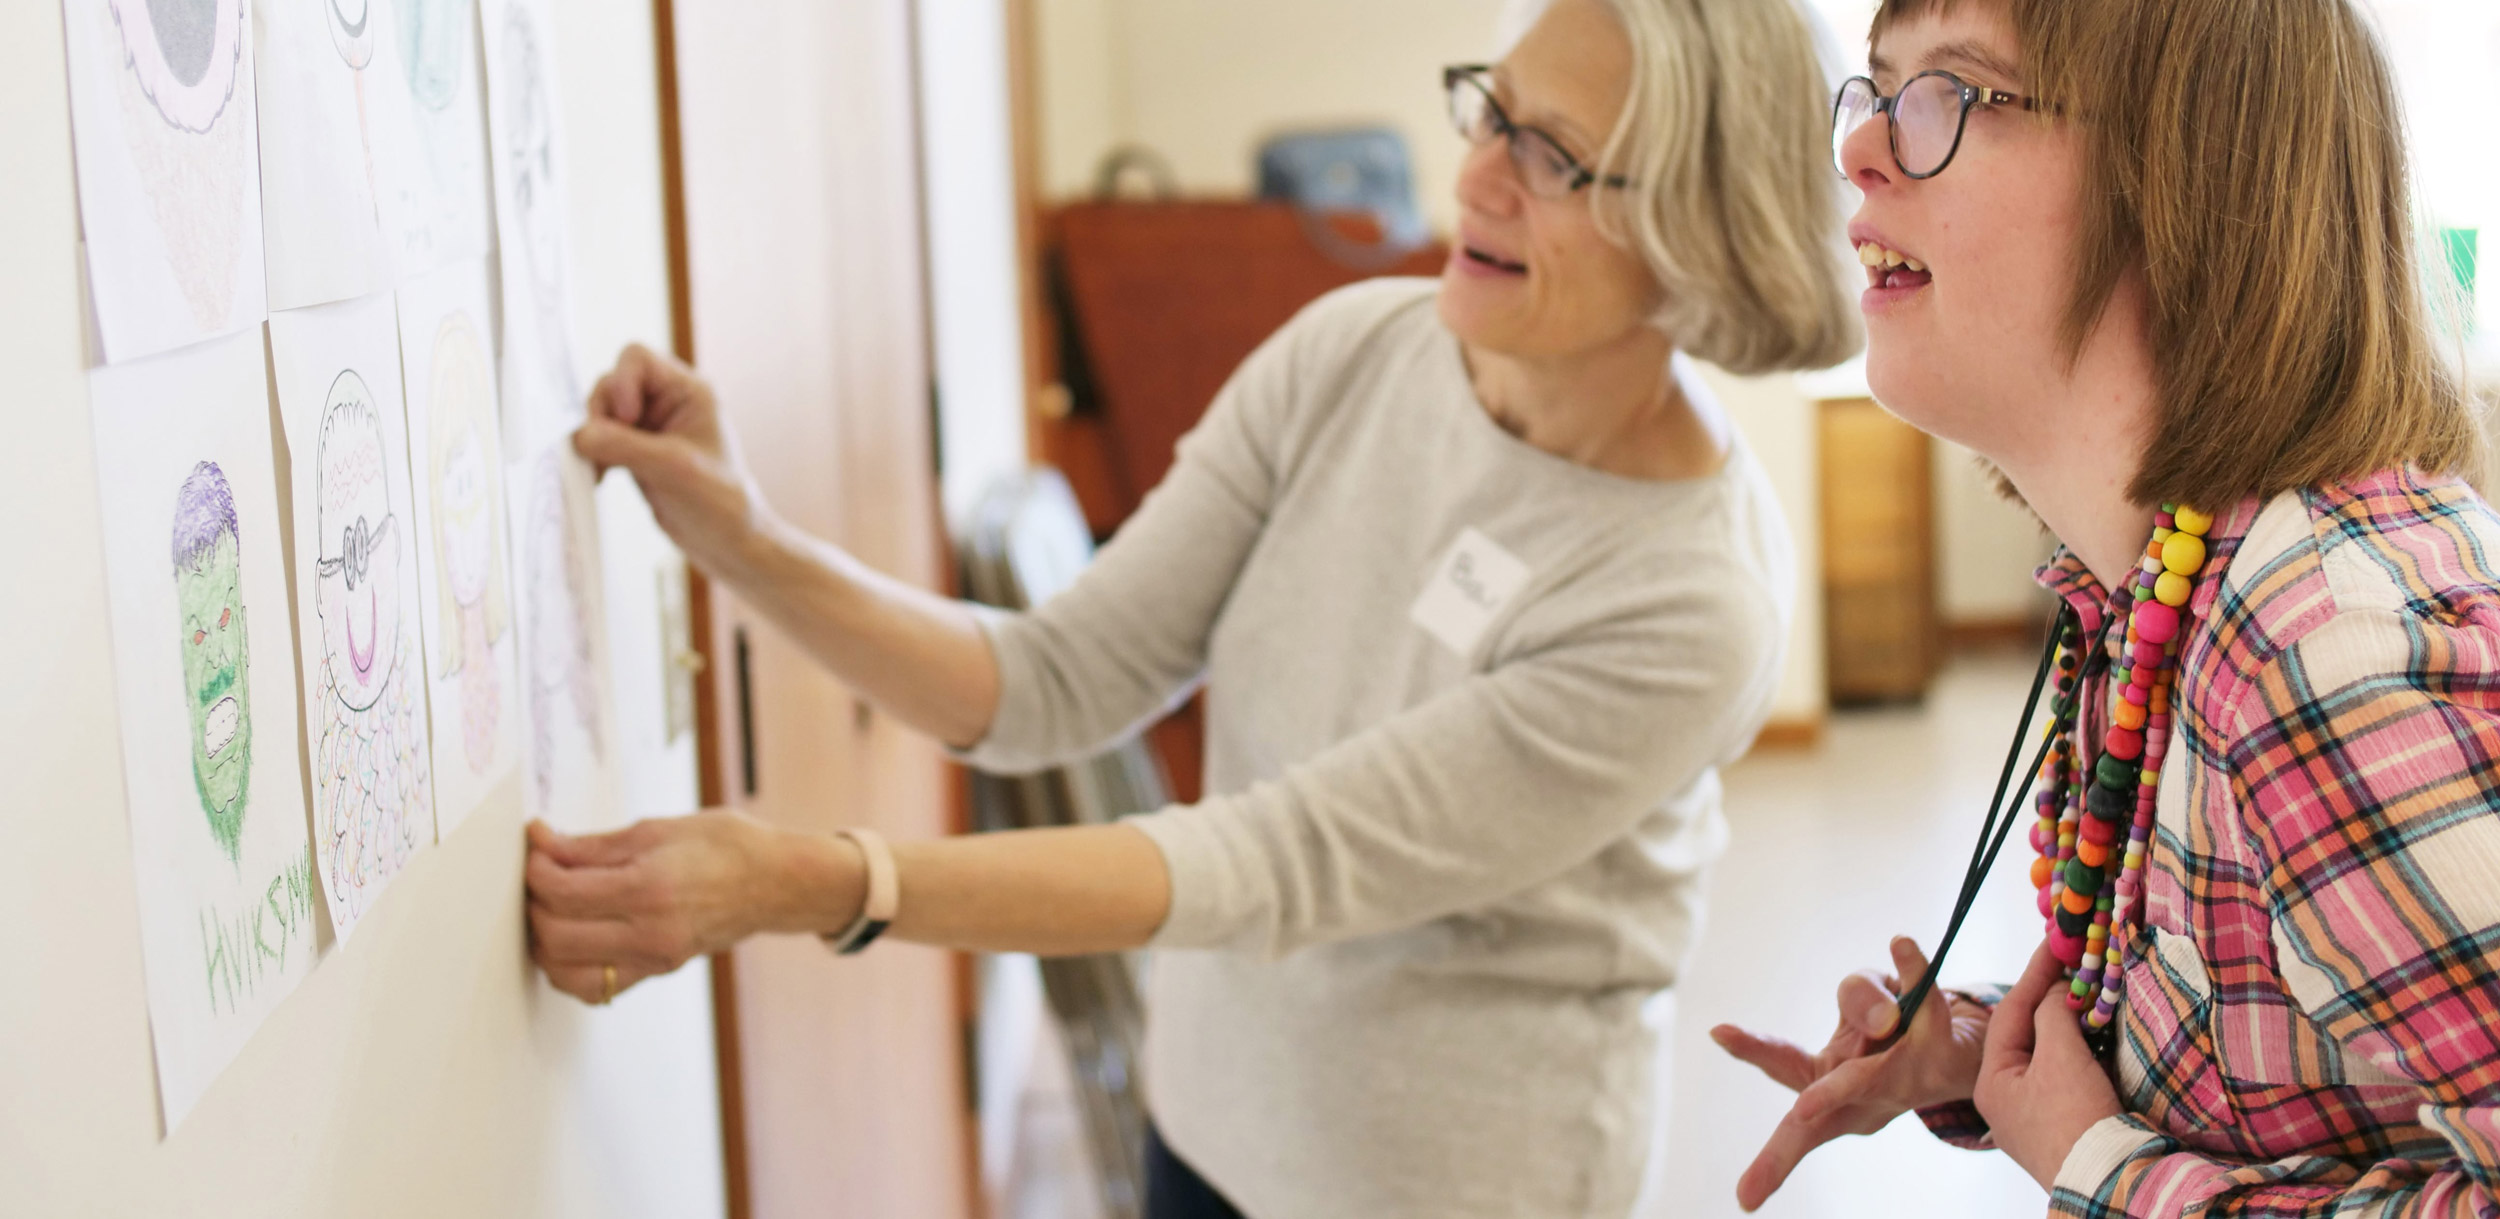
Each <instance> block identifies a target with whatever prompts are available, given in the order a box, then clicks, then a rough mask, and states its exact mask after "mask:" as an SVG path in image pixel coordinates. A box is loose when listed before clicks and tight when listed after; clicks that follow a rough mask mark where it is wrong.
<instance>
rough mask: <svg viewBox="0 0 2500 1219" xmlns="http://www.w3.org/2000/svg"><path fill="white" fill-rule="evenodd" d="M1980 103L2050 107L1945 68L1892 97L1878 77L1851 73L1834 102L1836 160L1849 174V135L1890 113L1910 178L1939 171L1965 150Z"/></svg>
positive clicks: (1896, 148) (1896, 147) (1895, 146)
mask: <svg viewBox="0 0 2500 1219" xmlns="http://www.w3.org/2000/svg"><path fill="white" fill-rule="evenodd" d="M1981 106H2013V107H2015V108H2017V109H2022V110H2032V111H2038V110H2045V109H2048V107H2047V106H2045V105H2044V104H2042V103H2041V101H2040V99H2038V98H2036V97H2023V96H2021V95H2019V94H2014V93H2008V92H2006V91H2005V90H2003V89H1991V88H1988V87H1986V86H1984V85H1974V84H1971V83H1969V82H1967V81H1965V80H1963V79H1962V78H1961V77H1959V76H1955V75H1954V74H1952V73H1951V72H1947V71H1945V70H1943V69H1941V68H1938V69H1934V70H1931V71H1927V72H1921V73H1919V74H1918V75H1916V76H1913V77H1911V78H1910V79H1909V80H1907V81H1905V82H1903V84H1902V86H1901V91H1900V92H1898V93H1895V94H1893V95H1892V96H1890V97H1886V96H1884V95H1883V94H1882V93H1880V92H1878V91H1877V90H1876V88H1875V82H1874V81H1871V80H1868V79H1867V78H1865V77H1863V76H1852V77H1850V78H1849V79H1848V80H1846V81H1844V82H1842V83H1841V86H1840V96H1839V97H1838V98H1836V99H1834V100H1833V102H1832V165H1833V166H1834V167H1835V168H1837V169H1839V170H1840V172H1841V175H1842V176H1843V177H1846V176H1848V173H1849V164H1848V161H1847V160H1846V159H1845V158H1844V157H1843V156H1842V149H1843V148H1845V147H1846V146H1847V145H1848V143H1849V137H1850V136H1853V135H1856V134H1857V132H1858V128H1860V127H1864V126H1866V124H1867V123H1868V122H1869V121H1870V120H1872V119H1873V118H1874V117H1875V116H1876V115H1878V114H1889V115H1890V116H1891V118H1892V129H1891V137H1892V160H1893V164H1895V165H1897V166H1899V167H1900V169H1901V172H1902V173H1903V174H1905V175H1907V176H1909V177H1912V178H1916V179H1920V180H1922V181H1923V180H1925V179H1928V178H1932V177H1935V176H1936V175H1937V174H1940V173H1943V172H1944V167H1945V166H1947V165H1950V164H1952V163H1953V154H1954V153H1957V152H1960V151H1961V150H1962V130H1963V128H1965V127H1967V126H1969V124H1970V112H1971V111H1972V110H1974V109H1976V108H1978V107H1981Z"/></svg>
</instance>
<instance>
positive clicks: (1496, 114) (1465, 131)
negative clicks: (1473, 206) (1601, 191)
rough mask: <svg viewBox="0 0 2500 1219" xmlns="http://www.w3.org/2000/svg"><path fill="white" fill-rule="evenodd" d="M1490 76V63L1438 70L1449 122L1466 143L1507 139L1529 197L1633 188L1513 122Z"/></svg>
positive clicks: (1550, 138) (1513, 163)
mask: <svg viewBox="0 0 2500 1219" xmlns="http://www.w3.org/2000/svg"><path fill="white" fill-rule="evenodd" d="M1492 76H1493V68H1492V65H1490V64H1453V65H1451V66H1450V67H1446V68H1443V69H1441V87H1442V88H1444V89H1447V90H1449V94H1450V123H1451V125H1452V126H1455V127H1457V128H1458V134H1460V135H1461V136H1464V137H1466V139H1467V142H1468V143H1469V144H1482V143H1484V142H1485V141H1487V140H1493V139H1504V140H1508V141H1510V164H1511V168H1513V169H1515V170H1517V171H1518V173H1519V181H1520V183H1521V184H1522V185H1524V186H1526V187H1527V188H1528V193H1529V194H1532V195H1536V196H1538V197H1540V198H1546V199H1560V198H1562V197H1564V196H1565V195H1569V194H1572V193H1574V192H1576V191H1580V190H1583V189H1585V188H1587V187H1588V185H1589V184H1590V183H1592V182H1594V183H1597V184H1600V185H1603V186H1606V187H1609V188H1612V189H1615V190H1621V189H1623V188H1624V187H1627V186H1630V185H1631V184H1632V183H1631V181H1630V180H1629V179H1626V178H1623V177H1620V176H1618V175H1615V174H1606V175H1603V176H1601V175H1599V174H1598V173H1597V171H1595V170H1592V169H1590V168H1588V167H1587V166H1584V165H1582V164H1580V161H1579V158H1577V157H1574V156H1572V155H1571V154H1570V153H1568V152H1565V151H1563V146H1562V144H1561V143H1560V142H1558V141H1556V140H1555V139H1554V137H1553V136H1551V135H1548V134H1546V133H1545V132H1543V131H1540V130H1538V129H1537V128H1534V127H1522V126H1520V125H1519V124H1517V123H1514V122H1512V121H1511V118H1510V112H1509V111H1506V110H1504V109H1502V103H1500V102H1498V101H1495V100H1493V83H1492Z"/></svg>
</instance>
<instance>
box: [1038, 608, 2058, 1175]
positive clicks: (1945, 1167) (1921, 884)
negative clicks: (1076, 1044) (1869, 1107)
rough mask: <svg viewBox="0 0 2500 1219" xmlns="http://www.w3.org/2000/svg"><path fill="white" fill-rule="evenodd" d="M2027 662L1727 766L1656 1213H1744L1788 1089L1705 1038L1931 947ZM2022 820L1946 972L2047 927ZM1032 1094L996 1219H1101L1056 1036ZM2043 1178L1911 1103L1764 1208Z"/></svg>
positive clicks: (1971, 978) (2027, 941)
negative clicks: (1965, 1147) (1723, 850)
mask: <svg viewBox="0 0 2500 1219" xmlns="http://www.w3.org/2000/svg"><path fill="white" fill-rule="evenodd" d="M2031 668H2032V658H2030V657H2027V656H2020V655H2015V654H2010V653H2008V654H1988V655H1982V656H1967V657H1962V658H1959V659H1956V660H1955V661H1953V662H1952V663H1951V664H1949V665H1948V666H1947V668H1946V670H1945V672H1944V674H1943V675H1942V676H1941V677H1940V679H1939V680H1938V681H1937V683H1936V686H1935V689H1934V692H1933V693H1932V694H1931V695H1930V697H1929V698H1928V699H1927V701H1926V702H1925V704H1924V705H1922V706H1917V707H1901V708H1891V709H1882V710H1872V711H1852V712H1846V713H1842V714H1838V715H1835V716H1834V717H1833V719H1832V722H1831V727H1830V731H1829V733H1828V734H1827V735H1826V737H1825V740H1824V742H1823V744H1822V745H1821V746H1820V747H1819V748H1817V749H1814V750H1812V751H1797V752H1770V753H1763V754H1758V755H1756V756H1754V757H1752V758H1748V759H1747V760H1745V761H1744V762H1742V763H1739V764H1738V765H1736V766H1735V767H1732V768H1731V769H1730V770H1729V771H1728V773H1727V776H1726V778H1727V811H1728V820H1729V823H1730V827H1731V829H1732V831H1733V832H1732V835H1731V842H1730V845H1729V847H1728V853H1727V857H1726V858H1725V860H1724V861H1722V863H1721V864H1720V866H1719V869H1718V873H1717V875H1716V877H1715V878H1714V879H1713V881H1712V886H1711V902H1710V906H1711V916H1710V924H1709V927H1708V929H1707V930H1706V931H1705V933H1704V935H1703V937H1702V942H1701V946H1700V947H1699V949H1697V950H1696V951H1695V953H1694V955H1693V959H1692V961H1691V964H1690V966H1689V968H1688V970H1687V973H1686V975H1685V978H1684V981H1683V983H1682V985H1681V986H1680V987H1679V988H1678V991H1679V999H1678V1004H1679V1006H1680V1009H1681V1010H1680V1012H1679V1015H1678V1024H1677V1030H1676V1037H1675V1062H1674V1067H1673V1074H1674V1084H1673V1093H1674V1095H1673V1099H1672V1101H1671V1104H1670V1108H1671V1111H1672V1117H1671V1125H1670V1127H1669V1130H1670V1143H1669V1149H1668V1182H1667V1187H1666V1190H1665V1196H1664V1198H1663V1200H1662V1204H1661V1205H1660V1206H1659V1207H1658V1208H1657V1209H1655V1210H1654V1211H1652V1212H1651V1216H1655V1217H1668V1216H1671V1217H1673V1219H1733V1217H1734V1216H1737V1215H1738V1214H1740V1213H1741V1212H1739V1211H1738V1210H1737V1208H1736V1201H1735V1192H1736V1178H1737V1175H1738V1174H1740V1173H1741V1172H1743V1171H1744V1168H1745V1166H1746V1164H1747V1163H1748V1162H1750V1161H1751V1160H1752V1158H1753V1155H1754V1152H1755V1151H1756V1150H1757V1149H1758V1148H1759V1147H1760V1145H1761V1142H1762V1140H1763V1139H1764V1138H1765V1137H1766V1136H1768V1135H1769V1133H1770V1132H1771V1129H1772V1127H1774V1126H1775V1125H1777V1124H1778V1122H1779V1118H1780V1115H1781V1114H1783V1113H1784V1112H1786V1111H1787V1107H1788V1098H1789V1094H1788V1093H1787V1092H1786V1091H1785V1090H1783V1089H1781V1088H1780V1087H1779V1086H1777V1085H1776V1084H1773V1083H1771V1082H1770V1081H1768V1080H1766V1079H1764V1078H1763V1077H1762V1076H1761V1075H1760V1074H1758V1073H1757V1072H1755V1071H1754V1070H1753V1068H1751V1067H1748V1066H1746V1065H1744V1064H1743V1063H1739V1062H1736V1061H1734V1060H1732V1059H1729V1058H1728V1057H1727V1056H1726V1055H1724V1054H1722V1053H1721V1052H1720V1051H1719V1050H1718V1048H1717V1047H1716V1046H1714V1045H1712V1044H1711V1042H1710V1040H1709V1036H1708V1033H1709V1030H1710V1028H1711V1026H1712V1025H1714V1024H1718V1023H1722V1022H1731V1021H1732V1022H1735V1023H1738V1024H1743V1025H1746V1026H1747V1027H1751V1028H1754V1029H1756V1030H1758V1031H1766V1032H1775V1033H1778V1034H1781V1035H1785V1036H1788V1037H1790V1038H1791V1039H1793V1040H1797V1041H1801V1042H1804V1043H1806V1044H1808V1045H1817V1044H1820V1043H1821V1041H1822V1039H1823V1038H1824V1037H1825V1036H1826V1035H1828V1034H1829V1032H1830V1029H1831V1019H1832V991H1833V988H1834V987H1835V986H1836V985H1837V984H1838V982H1839V980H1840V978H1841V976H1842V975H1843V974H1845V973H1847V972H1849V971H1850V970H1852V969H1860V968H1866V967H1869V966H1882V965H1884V964H1885V962H1886V961H1887V960H1888V957H1887V955H1886V952H1885V944H1886V943H1887V942H1888V940H1889V939H1890V937H1891V936H1892V935H1893V934H1894V933H1896V932H1906V933H1908V934H1910V935H1913V936H1916V937H1917V938H1918V939H1919V940H1920V942H1921V943H1923V944H1927V945H1930V946H1932V945H1933V944H1934V942H1935V939H1936V937H1937V935H1938V934H1939V933H1941V931H1942V930H1943V927H1944V923H1945V920H1946V918H1947V917H1948V916H1949V915H1950V914H1951V912H1952V904H1953V897H1954V891H1955V887H1956V886H1957V884H1958V883H1959V881H1960V879H1961V876H1962V870H1963V867H1964V865H1965V863H1966V862H1967V860H1968V858H1969V855H1970V849H1971V844H1972V840H1973V836H1974V835H1975V834H1976V833H1977V830H1978V825H1979V818H1980V816H1981V814H1982V812H1983V811H1984V809H1983V806H1984V804H1985V802H1986V800H1987V799H1988V796H1989V792H1990V790H1991V789H1992V788H1993V787H1994V785H1995V783H1996V777H1997V770H1998V767H1999V765H2000V764H2001V763H2002V760H2003V758H2004V750H2005V746H2006V743H2007V741H2008V739H2009V735H2010V734H2011V732H2012V731H2013V717H2014V716H2015V715H2016V714H2018V713H2019V704H2020V702H2021V698H2022V694H2023V691H2024V689H2025V687H2026V685H2027V684H2028V683H2029V681H2030V678H2031ZM2029 867H2030V857H2029V847H2028V845H2027V844H2026V843H2025V842H2024V841H2023V831H2022V829H2020V828H2018V829H2017V830H2016V837H2015V841H2013V842H2011V843H2009V844H2008V845H2007V847H2006V849H2005V855H2004V857H2003V858H2002V859H2000V860H1999V862H1998V865H1997V869H1996V871H1995V872H1994V873H1993V874H1992V875H1991V876H1990V879H1989V882H1988V888H1987V890H1986V891H1985V892H1984V893H1983V894H1982V895H1981V897H1980V900H1979V904H1978V906H1977V907H1976V908H1975V909H1974V911H1973V914H1972V917H1971V919H1970V922H1969V925H1967V926H1966V927H1965V928H1964V929H1963V931H1962V936H1961V940H1960V943H1959V945H1958V946H1957V947H1956V948H1955V949H1954V952H1953V964H1952V965H1951V966H1950V967H1948V968H1947V970H1946V973H1945V976H1946V980H1947V981H1948V982H1956V981H1959V982H1973V983H1975V982H1982V981H1990V980H1999V981H2002V980H2010V979H2011V978H2013V977H2014V976H2015V975H2016V974H2019V973H2020V972H2021V969H2022V965H2023V962H2024V961H2025V959H2027V958H2028V957H2029V955H2030V952H2031V948H2032V945H2033V944H2034V943H2035V942H2036V938H2035V937H2036V936H2037V933H2038V932H2037V928H2038V923H2037V916H2036V915H2035V914H2034V912H2033V908H2032V902H2033V898H2032V895H2031V892H2030V890H2029V888H2028V877H2027V875H2026V873H2027V872H2028V869H2029ZM1037 1059H1038V1060H1039V1062H1040V1063H1041V1064H1042V1069H1040V1070H1037V1071H1036V1077H1037V1078H1036V1081H1035V1085H1034V1086H1033V1087H1032V1088H1031V1089H1030V1090H1029V1091H1028V1093H1027V1095H1026V1097H1025V1104H1024V1106H1023V1111H1024V1122H1023V1131H1022V1134H1021V1136H1020V1137H1019V1139H1018V1144H1019V1147H1018V1152H1017V1170H1016V1171H1015V1172H1014V1173H1013V1174H1012V1180H1013V1182H1014V1186H1013V1188H1012V1190H1011V1196H1010V1197H1009V1198H1008V1199H1007V1200H1006V1205H1003V1206H1002V1207H1001V1208H1000V1214H1001V1215H1002V1216H1003V1217H1004V1219H1096V1216H1098V1215H1099V1213H1100V1212H1099V1209H1098V1208H1096V1207H1095V1206H1093V1205H1092V1204H1090V1203H1089V1202H1088V1201H1087V1197H1086V1195H1087V1190H1088V1187H1089V1186H1090V1170H1089V1169H1088V1168H1087V1166H1086V1164H1085V1162H1084V1160H1083V1152H1082V1148H1081V1145H1080V1143H1079V1141H1078V1140H1079V1139H1080V1138H1081V1137H1082V1132H1081V1131H1080V1130H1079V1128H1078V1126H1077V1121H1076V1115H1075V1114H1074V1112H1073V1111H1072V1110H1071V1109H1070V1108H1069V1107H1068V1101H1067V1099H1066V1093H1065V1089H1066V1073H1065V1070H1064V1068H1063V1067H1061V1066H1060V1065H1059V1063H1058V1061H1057V1048H1056V1045H1055V1043H1046V1044H1045V1045H1044V1046H1043V1047H1042V1049H1041V1052H1040V1053H1039V1054H1038V1055H1037ZM2046 1209H2047V1207H2046V1199H2045V1198H2044V1197H2043V1196H2042V1194H2041V1191H2040V1189H2039V1187H2038V1186H2036V1185H2034V1184H2033V1183H2032V1181H2031V1179H2030V1178H2029V1177H2028V1176H2026V1175H2025V1174H2024V1173H2023V1172H2022V1171H2021V1170H2020V1169H2018V1168H2016V1167H2015V1166H2014V1165H2013V1163H2012V1162H2011V1161H2009V1160H2007V1159H2005V1158H2004V1157H2003V1156H2001V1155H1996V1154H1993V1153H1990V1154H1977V1153H1971V1152H1964V1151H1957V1150H1955V1149H1953V1148H1949V1147H1946V1146H1945V1145H1943V1144H1941V1143H1938V1142H1936V1141H1935V1140H1934V1139H1933V1138H1931V1137H1929V1136H1928V1134H1927V1133H1926V1131H1925V1130H1924V1129H1922V1128H1921V1127H1920V1126H1919V1125H1918V1123H1917V1121H1916V1119H1914V1118H1903V1119H1901V1120H1899V1121H1896V1122H1894V1123H1893V1124H1892V1125H1891V1126H1890V1127H1887V1128H1886V1129H1884V1130H1883V1131H1882V1132H1880V1133H1878V1134H1875V1135H1872V1136H1869V1137H1865V1138H1848V1139H1843V1140H1840V1141H1838V1142H1835V1143H1833V1144H1831V1145H1829V1146H1827V1147H1825V1148H1824V1149H1823V1150H1822V1151H1820V1152H1818V1153H1816V1154H1815V1155H1814V1156H1813V1157H1811V1158H1809V1159H1808V1160H1807V1161H1806V1163H1805V1164H1804V1165H1803V1166H1802V1167H1801V1168H1799V1169H1798V1171H1797V1173H1796V1175H1795V1176H1793V1177H1791V1178H1790V1180H1789V1182H1788V1185H1787V1186H1786V1188H1784V1189H1783V1190H1781V1191H1780V1193H1778V1194H1777V1195H1775V1196H1773V1197H1772V1199H1771V1200H1770V1202H1769V1203H1768V1204H1766V1205H1765V1206H1764V1207H1763V1208H1762V1210H1761V1211H1759V1212H1757V1214H1759V1215H1762V1216H1765V1217H1766V1219H1937V1217H1950V1219H1962V1217H1969V1219H1993V1217H1995V1216H2007V1217H2016V1216H2019V1217H2022V1219H2030V1217H2032V1216H2037V1215H2040V1214H2042V1213H2044V1212H2045V1211H2046Z"/></svg>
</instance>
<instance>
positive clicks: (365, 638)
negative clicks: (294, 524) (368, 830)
mask: <svg viewBox="0 0 2500 1219" xmlns="http://www.w3.org/2000/svg"><path fill="white" fill-rule="evenodd" d="M318 460H319V462H320V463H321V464H320V467H319V469H318V471H317V480H318V484H319V490H318V494H319V496H320V505H321V508H320V513H319V516H318V525H317V528H318V529H319V530H320V534H319V537H320V547H321V558H320V561H319V562H318V563H317V564H316V565H315V570H316V573H317V575H316V577H315V578H316V579H317V580H318V581H319V582H318V583H317V584H316V585H315V593H314V602H313V608H314V611H315V612H316V613H318V614H319V615H320V617H321V649H322V662H323V663H324V664H325V665H327V666H328V667H329V674H330V683H331V685H332V687H333V688H335V689H336V690H337V691H338V697H339V701H340V702H342V703H344V704H346V706H347V707H348V709H349V710H352V711H362V710H365V709H366V708H368V707H371V706H372V705H373V704H374V701H375V700H376V699H379V698H380V697H381V696H382V692H383V690H384V689H385V688H387V687H388V686H389V684H390V682H391V679H392V675H393V671H394V670H395V668H396V667H397V664H398V659H399V647H400V639H399V633H400V629H401V625H402V624H401V622H400V590H399V580H400V574H399V556H400V529H399V528H398V522H397V520H396V519H394V517H393V516H392V514H391V496H390V477H389V470H390V450H389V449H388V448H387V447H386V446H385V445H384V443H383V440H382V414H381V412H380V411H379V410H377V409H376V408H375V406H374V404H373V394H372V391H370V390H369V389H367V388H366V387H365V382H364V378H362V377H359V376H357V375H356V373H355V372H354V371H353V370H350V371H347V372H342V373H340V374H339V375H338V379H337V380H335V381H333V382H331V383H330V395H329V402H328V404H327V405H326V406H325V407H324V408H323V410H322V417H321V447H320V453H319V457H318Z"/></svg>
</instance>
